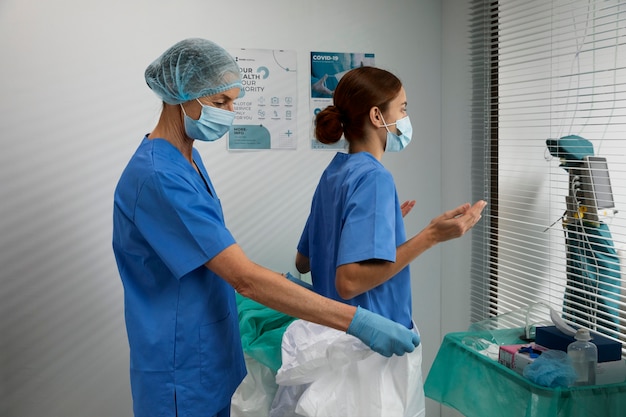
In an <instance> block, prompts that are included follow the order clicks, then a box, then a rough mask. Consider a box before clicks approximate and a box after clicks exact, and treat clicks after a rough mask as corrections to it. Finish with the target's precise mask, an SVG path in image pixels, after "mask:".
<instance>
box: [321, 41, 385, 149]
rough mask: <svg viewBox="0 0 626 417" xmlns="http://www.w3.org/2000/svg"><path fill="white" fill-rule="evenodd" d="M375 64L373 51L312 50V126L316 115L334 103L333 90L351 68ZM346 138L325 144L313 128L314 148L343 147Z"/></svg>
mask: <svg viewBox="0 0 626 417" xmlns="http://www.w3.org/2000/svg"><path fill="white" fill-rule="evenodd" d="M366 65H367V66H374V54H373V53H356V52H311V101H310V110H311V113H312V114H311V120H312V123H311V126H313V121H314V120H315V115H317V113H319V112H320V111H322V110H323V109H324V108H325V107H327V106H329V105H331V104H332V103H333V98H332V97H333V91H335V88H336V87H337V84H338V83H339V80H341V77H343V75H344V74H345V73H346V72H348V71H350V70H351V69H354V68H357V67H362V66H366ZM345 146H346V141H345V139H343V138H342V139H341V140H340V141H338V142H337V143H335V144H333V145H325V144H323V143H321V142H319V141H317V140H316V139H315V137H314V135H313V129H311V148H312V149H329V150H335V149H343V148H345Z"/></svg>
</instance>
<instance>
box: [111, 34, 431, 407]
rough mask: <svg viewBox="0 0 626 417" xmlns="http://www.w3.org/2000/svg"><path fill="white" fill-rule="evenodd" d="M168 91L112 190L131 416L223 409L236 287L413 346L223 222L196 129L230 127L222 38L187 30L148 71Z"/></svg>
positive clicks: (230, 93)
mask: <svg viewBox="0 0 626 417" xmlns="http://www.w3.org/2000/svg"><path fill="white" fill-rule="evenodd" d="M145 79H146V82H147V84H148V86H149V87H150V88H151V89H152V90H153V91H154V92H155V93H156V94H157V95H158V96H159V97H160V98H161V99H162V100H163V107H162V111H161V116H160V119H159V121H158V123H157V125H156V127H155V128H154V130H152V132H150V133H148V134H147V135H146V136H145V137H144V138H143V139H142V140H141V143H140V144H139V147H138V148H137V150H136V151H135V154H134V155H133V156H132V157H131V159H130V161H129V163H128V165H127V167H126V168H125V170H124V172H123V173H122V175H121V178H120V180H119V183H118V185H117V188H116V190H115V195H114V212H113V250H114V253H115V257H116V261H117V265H118V269H119V273H120V276H121V279H122V283H123V286H124V303H125V318H126V329H127V333H128V340H129V345H130V374H131V389H132V397H133V409H134V415H135V416H136V417H161V416H168V417H169V416H179V417H183V416H184V417H195V416H198V417H199V416H202V417H209V416H220V417H223V416H228V415H229V414H230V401H231V396H232V394H233V392H234V391H235V389H236V388H237V386H238V385H239V383H240V382H241V381H242V379H243V377H244V376H245V373H246V369H245V364H244V359H243V352H242V347H241V341H240V336H239V324H238V319H237V306H236V303H235V290H236V291H237V292H239V293H240V294H241V295H243V296H246V297H249V298H251V299H253V300H256V301H258V302H260V303H263V304H265V305H267V306H268V307H271V308H273V309H276V310H279V311H282V312H284V313H286V314H288V315H291V316H295V317H299V318H302V319H305V320H309V321H312V322H316V323H319V324H323V325H326V326H330V327H333V328H336V329H339V330H343V331H346V332H347V333H349V334H351V335H354V336H356V337H358V338H359V339H361V340H363V341H364V342H365V343H366V344H367V345H368V346H370V347H371V348H372V349H373V350H375V351H377V352H379V353H381V354H382V355H385V356H391V355H393V354H396V355H402V354H404V353H405V352H412V351H413V350H414V349H415V347H416V346H418V345H419V337H417V336H416V335H415V334H414V333H413V332H411V331H409V330H407V329H406V328H405V327H404V326H401V325H398V324H396V323H393V322H392V321H390V320H388V319H385V318H383V317H382V316H380V315H377V314H374V313H371V312H369V311H367V310H365V309H357V308H355V307H353V306H348V305H346V304H343V303H338V302H336V301H333V300H330V299H328V298H325V297H322V296H319V295H318V294H316V293H314V292H311V291H308V290H307V289H305V288H303V287H302V286H299V285H296V284H294V283H292V282H291V281H290V280H288V279H285V277H283V276H282V275H281V274H279V273H276V272H273V271H270V270H268V269H265V268H263V267H262V266H259V265H257V264H255V263H254V262H252V261H251V260H249V259H248V258H247V257H246V255H245V254H244V253H243V251H242V250H241V248H240V247H239V246H238V245H237V243H236V241H235V239H234V238H233V236H232V235H231V233H230V232H229V231H228V228H227V227H226V225H225V223H224V216H223V213H222V207H221V205H220V201H219V199H218V196H217V193H216V190H215V188H214V187H213V184H212V183H211V179H210V177H209V175H208V173H207V170H206V168H205V166H204V164H203V163H202V158H200V154H199V153H198V151H197V150H196V149H195V148H194V147H193V145H194V141H195V140H200V141H207V142H211V141H215V140H217V139H219V138H221V137H222V136H223V135H224V134H225V133H226V132H227V131H228V130H229V129H230V127H231V125H232V123H233V120H234V116H235V113H234V111H233V110H234V106H233V102H234V101H235V100H236V99H237V98H238V97H240V96H241V95H242V83H241V78H240V73H239V68H238V67H237V64H236V63H235V61H234V60H233V58H232V57H231V56H230V55H229V54H228V53H227V52H226V51H225V50H224V49H223V48H221V47H220V46H218V45H216V44H214V43H213V42H211V41H208V40H205V39H197V38H192V39H185V40H183V41H181V42H178V43H177V44H175V45H173V46H172V47H170V48H169V49H167V50H166V51H165V52H164V53H163V54H162V55H161V56H160V57H159V58H157V59H156V60H155V61H154V62H153V63H152V64H150V65H149V66H148V68H147V69H146V71H145Z"/></svg>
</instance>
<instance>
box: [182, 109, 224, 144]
mask: <svg viewBox="0 0 626 417" xmlns="http://www.w3.org/2000/svg"><path fill="white" fill-rule="evenodd" d="M196 101H197V102H198V103H200V100H198V99H196ZM200 105H201V106H202V112H201V113H200V118H198V120H193V119H192V118H191V117H189V116H187V113H185V109H184V108H183V113H185V133H187V136H189V137H190V138H192V139H197V140H203V141H206V142H213V141H215V140H218V139H219V138H221V137H222V136H224V135H225V134H226V132H228V130H229V129H230V127H231V126H232V125H233V122H234V121H235V112H233V111H228V110H223V109H218V108H217V107H213V106H205V105H204V104H202V103H200ZM180 107H181V108H182V107H183V106H182V104H181V106H180Z"/></svg>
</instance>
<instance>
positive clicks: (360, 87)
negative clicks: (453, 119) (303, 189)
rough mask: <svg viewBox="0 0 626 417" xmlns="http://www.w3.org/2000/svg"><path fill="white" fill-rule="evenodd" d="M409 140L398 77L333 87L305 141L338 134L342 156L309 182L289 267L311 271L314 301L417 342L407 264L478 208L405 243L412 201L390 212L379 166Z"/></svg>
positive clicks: (353, 74)
mask: <svg viewBox="0 0 626 417" xmlns="http://www.w3.org/2000/svg"><path fill="white" fill-rule="evenodd" d="M411 134H412V127H411V121H410V119H409V116H408V114H407V96H406V91H405V89H404V87H403V86H402V83H401V81H400V80H399V79H398V77H396V76H395V75H394V74H392V73H390V72H389V71H386V70H383V69H379V68H375V67H367V66H365V67H359V68H356V69H353V70H351V71H349V72H348V73H346V74H345V75H344V76H343V77H342V78H341V80H340V82H339V84H338V85H337V88H336V90H335V91H334V95H333V105H331V106H329V107H327V108H325V109H324V110H322V111H321V112H320V113H318V114H317V116H316V119H315V137H316V138H317V140H319V141H320V142H322V143H325V144H332V143H335V142H337V141H339V139H340V138H341V136H342V135H343V136H344V137H345V139H346V141H347V142H348V150H347V152H338V153H337V154H336V155H335V157H334V158H333V159H332V161H331V162H330V164H329V165H328V167H327V168H326V169H325V171H324V172H323V174H322V176H321V178H320V180H319V184H318V186H317V188H316V190H315V193H314V195H313V200H312V204H311V211H310V214H309V217H308V219H307V222H306V225H305V227H304V230H303V232H302V236H301V238H300V241H299V243H298V247H297V249H298V251H297V254H296V268H297V269H298V271H299V272H300V273H307V272H311V279H312V284H313V288H314V290H315V291H316V292H318V293H319V294H322V295H324V296H326V297H329V298H332V299H334V300H338V301H341V302H344V303H347V304H351V305H354V306H357V307H358V308H365V309H368V310H370V311H373V312H376V313H378V314H380V315H382V316H383V317H386V318H388V319H391V320H393V321H394V322H397V323H400V324H401V325H403V326H405V327H407V328H408V329H414V331H415V332H416V333H417V334H418V335H419V332H418V330H417V328H416V327H415V326H414V322H413V318H412V304H411V277H410V271H409V263H410V262H411V261H413V260H414V259H415V258H417V257H418V256H419V255H421V254H422V253H423V252H425V251H426V250H427V249H429V248H431V247H433V246H435V245H436V244H438V243H440V242H444V241H447V240H450V239H453V238H457V237H460V236H463V235H464V234H465V233H466V232H467V231H469V230H470V229H471V228H472V227H473V226H474V225H475V224H476V223H477V222H478V221H479V220H480V218H481V212H482V210H483V208H484V207H485V205H486V203H485V202H484V201H478V202H476V203H475V204H474V205H470V204H469V203H465V204H462V205H460V206H459V207H457V208H455V209H453V210H450V211H446V212H445V213H443V214H441V215H439V216H438V217H436V218H435V219H433V220H432V221H431V222H430V223H429V224H428V225H427V226H426V227H425V228H424V229H423V230H422V231H420V232H419V233H418V234H416V235H415V236H413V237H412V238H410V239H408V240H407V238H406V235H405V230H404V221H403V217H404V215H406V214H407V213H408V212H409V211H410V210H411V208H412V207H413V205H414V204H415V202H414V201H408V202H406V203H404V204H402V205H401V204H400V202H399V199H398V194H397V191H396V186H395V183H394V179H393V177H392V175H391V173H390V172H389V171H388V170H387V169H386V168H385V167H384V166H383V165H382V163H381V158H382V156H383V153H384V152H397V151H401V150H403V149H404V148H405V147H406V146H407V145H408V144H409V142H410V141H411ZM420 348H421V345H420Z"/></svg>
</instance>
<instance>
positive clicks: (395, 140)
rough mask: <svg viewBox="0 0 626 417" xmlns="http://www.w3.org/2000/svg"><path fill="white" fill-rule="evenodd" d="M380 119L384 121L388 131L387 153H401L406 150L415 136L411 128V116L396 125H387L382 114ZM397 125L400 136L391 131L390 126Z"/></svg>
mask: <svg viewBox="0 0 626 417" xmlns="http://www.w3.org/2000/svg"><path fill="white" fill-rule="evenodd" d="M380 117H381V118H382V119H383V123H384V125H383V126H381V127H384V128H385V129H387V145H386V146H385V152H400V151H401V150H403V149H404V148H406V147H407V145H408V144H409V142H411V136H412V135H413V126H411V120H410V119H409V116H406V117H403V118H402V119H399V120H397V121H396V122H395V123H389V124H386V123H385V118H384V117H383V115H382V114H381V115H380ZM393 125H396V129H398V132H399V133H400V135H396V134H395V133H392V132H390V131H389V126H393Z"/></svg>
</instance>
